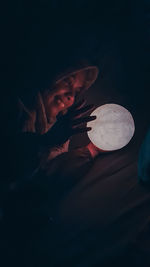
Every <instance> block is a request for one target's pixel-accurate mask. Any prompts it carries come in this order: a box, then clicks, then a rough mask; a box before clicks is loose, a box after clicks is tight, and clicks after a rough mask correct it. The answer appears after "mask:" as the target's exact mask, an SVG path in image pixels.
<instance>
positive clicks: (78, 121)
mask: <svg viewBox="0 0 150 267" xmlns="http://www.w3.org/2000/svg"><path fill="white" fill-rule="evenodd" d="M95 119H96V116H88V117H84V118H80V119H76V120H74V121H73V122H72V125H73V126H79V125H80V124H82V123H85V122H88V121H93V120H95Z"/></svg>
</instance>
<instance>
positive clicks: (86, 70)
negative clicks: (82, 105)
mask: <svg viewBox="0 0 150 267" xmlns="http://www.w3.org/2000/svg"><path fill="white" fill-rule="evenodd" d="M98 72H99V71H98V68H97V67H96V66H90V65H89V66H85V67H80V68H79V69H77V68H76V69H73V68H72V69H69V70H68V71H66V72H65V73H62V74H61V75H59V76H57V77H56V78H55V79H54V81H53V85H55V84H59V83H60V82H62V81H63V80H66V79H68V78H69V77H70V76H74V81H73V83H76V82H77V79H78V76H77V75H76V74H79V73H80V74H83V77H84V81H83V85H82V88H81V90H82V91H85V90H87V89H88V88H89V87H90V86H91V85H92V84H93V83H94V82H95V80H96V79H97V76H98Z"/></svg>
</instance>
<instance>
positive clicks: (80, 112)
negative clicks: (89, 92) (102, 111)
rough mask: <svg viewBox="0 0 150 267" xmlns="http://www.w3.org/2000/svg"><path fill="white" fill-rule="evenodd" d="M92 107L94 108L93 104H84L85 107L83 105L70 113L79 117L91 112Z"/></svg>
mask: <svg viewBox="0 0 150 267" xmlns="http://www.w3.org/2000/svg"><path fill="white" fill-rule="evenodd" d="M94 109H95V106H94V105H88V106H85V107H83V108H81V109H78V110H75V111H74V112H73V113H72V115H73V116H74V117H80V116H83V115H85V114H87V113H88V112H92V111H93V110H94Z"/></svg>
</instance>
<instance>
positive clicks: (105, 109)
mask: <svg viewBox="0 0 150 267" xmlns="http://www.w3.org/2000/svg"><path fill="white" fill-rule="evenodd" d="M91 115H92V116H96V117H97V118H96V120H94V121H90V122H88V123H87V126H88V127H92V130H91V131H89V132H88V136H89V138H90V140H91V142H92V143H93V144H94V145H95V146H96V147H98V148H99V149H101V150H104V151H113V150H117V149H120V148H122V147H124V146H126V145H127V144H128V143H129V142H130V140H131V139H132V137H133V135H134V132H135V124H134V120H133V117H132V115H131V113H130V112H129V111H128V110H127V109H125V108H124V107H122V106H120V105H117V104H106V105H103V106H100V107H98V108H97V109H95V110H94V111H93V112H92V114H91Z"/></svg>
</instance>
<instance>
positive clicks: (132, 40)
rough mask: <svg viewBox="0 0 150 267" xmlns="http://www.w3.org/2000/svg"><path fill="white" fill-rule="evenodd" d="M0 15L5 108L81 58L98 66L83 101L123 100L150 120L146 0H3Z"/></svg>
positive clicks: (136, 113)
mask: <svg viewBox="0 0 150 267" xmlns="http://www.w3.org/2000/svg"><path fill="white" fill-rule="evenodd" d="M1 18H2V31H1V44H2V48H1V69H2V92H3V93H2V95H3V96H4V101H2V102H3V105H2V106H4V109H5V107H6V102H5V101H6V99H7V101H8V98H9V104H10V103H11V99H12V98H13V97H14V95H15V94H18V92H19V93H20V92H21V91H22V90H29V91H30V90H31V89H32V88H38V87H39V88H40V87H44V86H47V85H48V83H49V82H50V80H51V79H52V78H53V77H54V76H55V75H56V74H59V73H60V72H61V71H63V70H65V68H66V67H70V66H74V65H75V63H77V62H79V61H81V60H85V59H86V60H88V61H90V62H93V63H94V64H96V65H97V66H98V67H99V69H100V73H99V77H98V80H97V81H96V83H95V84H94V86H92V88H91V89H90V90H89V92H88V93H87V98H88V101H89V102H94V103H95V104H96V105H100V104H104V103H110V102H114V103H120V104H124V105H125V106H126V107H127V108H129V110H130V111H131V112H132V113H133V115H134V116H135V119H136V118H137V120H139V121H140V122H138V123H139V125H141V122H142V123H143V126H142V125H141V127H145V126H144V124H146V125H148V124H149V121H148V117H149V90H150V86H149V83H150V77H149V70H150V66H149V59H150V48H149V44H150V25H149V24H150V3H149V1H147V0H144V1H141V0H138V1H133V0H132V1H129V0H127V1H118V0H116V1H109V0H106V1H96V0H93V1H85V0H80V1H78V0H76V1H69V0H64V1H60V0H59V1H58V0H55V1H48V0H42V1H9V2H8V1H5V3H3V5H2V8H1ZM9 104H8V105H9ZM10 106H11V105H10ZM139 127H140V126H139ZM146 127H147V126H146Z"/></svg>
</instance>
